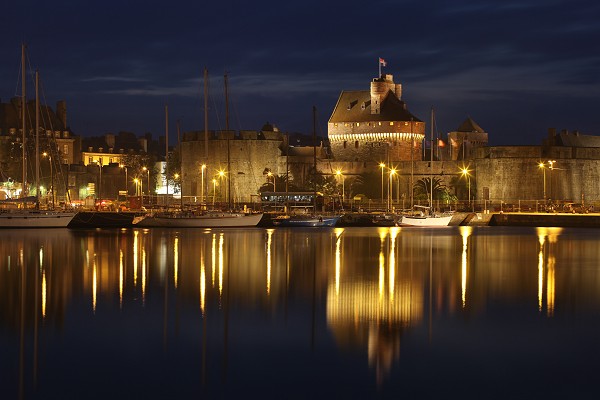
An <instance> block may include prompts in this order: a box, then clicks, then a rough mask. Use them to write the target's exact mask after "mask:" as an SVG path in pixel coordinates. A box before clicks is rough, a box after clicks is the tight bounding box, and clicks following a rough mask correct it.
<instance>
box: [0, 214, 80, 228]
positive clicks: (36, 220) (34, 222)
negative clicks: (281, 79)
mask: <svg viewBox="0 0 600 400" xmlns="http://www.w3.org/2000/svg"><path fill="white" fill-rule="evenodd" d="M74 216H75V213H73V212H66V211H45V210H40V211H37V210H31V211H28V210H21V209H19V210H7V211H2V212H0V229H2V228H66V227H67V226H68V225H69V223H70V222H71V220H72V219H73V217H74Z"/></svg>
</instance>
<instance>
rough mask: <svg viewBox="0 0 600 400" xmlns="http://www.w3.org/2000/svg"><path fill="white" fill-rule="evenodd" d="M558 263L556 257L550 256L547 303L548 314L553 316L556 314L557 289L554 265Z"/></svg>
mask: <svg viewBox="0 0 600 400" xmlns="http://www.w3.org/2000/svg"><path fill="white" fill-rule="evenodd" d="M555 263H556V260H555V259H554V257H549V258H548V278H547V281H548V282H547V287H546V301H547V302H548V304H547V311H546V313H547V315H548V316H549V317H553V316H554V290H555V285H556V283H555V281H554V273H555V269H554V265H555Z"/></svg>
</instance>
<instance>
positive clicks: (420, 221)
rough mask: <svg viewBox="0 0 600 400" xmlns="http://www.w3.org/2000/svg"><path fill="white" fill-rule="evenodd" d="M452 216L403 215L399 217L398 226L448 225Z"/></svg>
mask: <svg viewBox="0 0 600 400" xmlns="http://www.w3.org/2000/svg"><path fill="white" fill-rule="evenodd" d="M451 220H452V216H447V215H446V216H422V217H421V216H418V215H403V216H402V217H401V218H400V222H399V223H398V225H399V226H423V227H434V226H448V225H449V224H450V221H451Z"/></svg>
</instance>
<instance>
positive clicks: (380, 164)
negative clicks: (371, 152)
mask: <svg viewBox="0 0 600 400" xmlns="http://www.w3.org/2000/svg"><path fill="white" fill-rule="evenodd" d="M379 168H381V205H382V206H383V169H384V168H385V164H384V163H379Z"/></svg>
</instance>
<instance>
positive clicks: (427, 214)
mask: <svg viewBox="0 0 600 400" xmlns="http://www.w3.org/2000/svg"><path fill="white" fill-rule="evenodd" d="M411 152H412V147H411ZM430 153H431V160H430V161H431V163H430V167H429V168H430V171H431V169H432V168H433V107H432V108H431V146H430ZM412 174H413V171H412V169H411V185H412ZM429 179H430V185H431V187H430V190H429V206H419V205H413V210H412V213H411V214H408V215H402V216H401V217H400V220H399V221H398V225H399V226H422V227H436V226H448V225H449V224H450V221H451V220H452V216H451V215H440V214H436V213H434V212H433V179H432V176H431V173H430V175H429ZM411 190H412V187H411ZM411 198H412V196H411Z"/></svg>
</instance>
